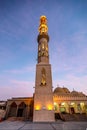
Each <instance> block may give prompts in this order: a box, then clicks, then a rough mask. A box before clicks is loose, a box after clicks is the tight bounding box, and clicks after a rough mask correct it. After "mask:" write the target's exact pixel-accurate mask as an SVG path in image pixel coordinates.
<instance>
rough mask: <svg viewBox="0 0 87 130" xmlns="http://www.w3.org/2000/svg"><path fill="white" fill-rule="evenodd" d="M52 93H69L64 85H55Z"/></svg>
mask: <svg viewBox="0 0 87 130" xmlns="http://www.w3.org/2000/svg"><path fill="white" fill-rule="evenodd" d="M54 93H63V94H65V93H70V91H69V90H68V89H67V88H65V87H63V88H61V87H57V88H55V90H54Z"/></svg>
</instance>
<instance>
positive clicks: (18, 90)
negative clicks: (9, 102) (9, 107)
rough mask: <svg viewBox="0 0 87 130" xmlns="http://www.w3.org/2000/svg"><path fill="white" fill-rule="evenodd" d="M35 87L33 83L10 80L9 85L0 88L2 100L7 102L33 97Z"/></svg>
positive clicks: (0, 98)
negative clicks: (18, 98)
mask: <svg viewBox="0 0 87 130" xmlns="http://www.w3.org/2000/svg"><path fill="white" fill-rule="evenodd" d="M33 87H34V83H33V82H28V81H19V80H9V83H8V84H7V85H3V86H0V90H1V91H0V100H6V99H8V98H12V97H30V96H33V92H34V89H33Z"/></svg>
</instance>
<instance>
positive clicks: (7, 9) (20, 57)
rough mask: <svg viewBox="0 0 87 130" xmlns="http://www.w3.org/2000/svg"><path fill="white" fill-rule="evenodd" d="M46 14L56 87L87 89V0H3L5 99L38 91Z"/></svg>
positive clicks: (0, 60) (0, 32) (0, 67)
mask: <svg viewBox="0 0 87 130" xmlns="http://www.w3.org/2000/svg"><path fill="white" fill-rule="evenodd" d="M41 15H46V17H47V19H48V27H49V31H48V33H49V36H50V41H49V54H50V63H51V65H52V79H53V87H54V89H55V88H56V87H57V86H61V87H63V86H64V87H68V88H69V90H70V91H72V90H73V89H74V90H76V91H83V92H84V93H85V94H87V0H0V100H5V99H7V98H11V97H28V96H32V95H33V93H34V88H33V87H34V86H35V71H36V63H37V46H38V43H37V35H38V26H39V18H40V16H41Z"/></svg>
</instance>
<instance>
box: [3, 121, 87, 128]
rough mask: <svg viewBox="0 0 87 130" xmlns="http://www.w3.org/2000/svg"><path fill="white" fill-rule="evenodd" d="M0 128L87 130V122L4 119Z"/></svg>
mask: <svg viewBox="0 0 87 130" xmlns="http://www.w3.org/2000/svg"><path fill="white" fill-rule="evenodd" d="M0 130H87V122H62V121H58V122H55V123H32V122H28V121H27V122H23V121H3V122H1V123H0Z"/></svg>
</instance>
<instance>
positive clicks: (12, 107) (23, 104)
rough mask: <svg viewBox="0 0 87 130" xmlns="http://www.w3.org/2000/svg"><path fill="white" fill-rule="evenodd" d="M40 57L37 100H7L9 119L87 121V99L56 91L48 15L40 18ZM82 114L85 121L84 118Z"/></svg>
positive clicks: (37, 70)
mask: <svg viewBox="0 0 87 130" xmlns="http://www.w3.org/2000/svg"><path fill="white" fill-rule="evenodd" d="M38 30H39V34H38V37H37V42H38V56H37V64H36V77H35V92H34V94H33V97H20V98H19V97H18V98H12V99H8V100H7V107H6V119H8V118H11V117H15V118H16V119H17V118H20V117H21V118H23V119H24V120H30V121H33V122H54V121H55V120H58V119H62V120H75V119H76V120H79V117H80V116H81V119H83V120H84V119H86V120H87V115H86V114H87V96H86V95H85V94H83V93H82V92H77V91H74V90H73V91H72V92H70V91H69V89H68V88H65V87H59V86H58V87H57V88H56V89H55V90H54V91H53V88H52V73H51V64H50V63H49V45H48V42H49V35H48V25H47V18H46V16H41V17H40V25H39V29H38ZM82 115H84V116H83V118H82Z"/></svg>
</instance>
